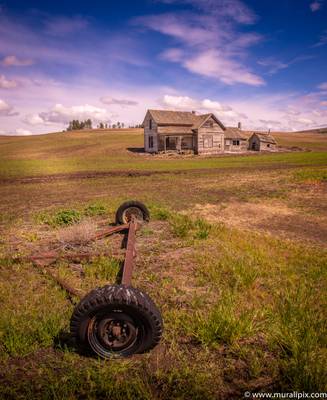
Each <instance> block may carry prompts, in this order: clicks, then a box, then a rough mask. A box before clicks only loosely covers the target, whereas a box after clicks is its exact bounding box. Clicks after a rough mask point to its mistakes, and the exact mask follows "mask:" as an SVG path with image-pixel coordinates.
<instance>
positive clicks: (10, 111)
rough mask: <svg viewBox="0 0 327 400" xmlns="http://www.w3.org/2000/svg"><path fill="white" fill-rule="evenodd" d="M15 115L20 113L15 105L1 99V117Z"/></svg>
mask: <svg viewBox="0 0 327 400" xmlns="http://www.w3.org/2000/svg"><path fill="white" fill-rule="evenodd" d="M15 115H18V112H16V111H14V108H13V106H11V105H10V104H8V103H7V102H5V101H4V100H1V99H0V117H1V116H5V117H13V116H15Z"/></svg>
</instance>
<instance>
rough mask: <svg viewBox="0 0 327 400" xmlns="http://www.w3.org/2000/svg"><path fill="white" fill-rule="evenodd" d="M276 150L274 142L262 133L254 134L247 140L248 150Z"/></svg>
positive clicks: (270, 137)
mask: <svg viewBox="0 0 327 400" xmlns="http://www.w3.org/2000/svg"><path fill="white" fill-rule="evenodd" d="M276 148H277V142H276V140H275V139H274V138H273V137H272V136H271V135H270V134H269V133H264V132H254V133H253V134H252V136H251V137H250V139H249V150H254V151H274V150H276Z"/></svg>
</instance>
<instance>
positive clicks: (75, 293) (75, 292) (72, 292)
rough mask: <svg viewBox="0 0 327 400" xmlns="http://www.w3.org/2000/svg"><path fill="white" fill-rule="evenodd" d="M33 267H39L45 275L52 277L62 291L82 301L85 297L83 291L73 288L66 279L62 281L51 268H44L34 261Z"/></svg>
mask: <svg viewBox="0 0 327 400" xmlns="http://www.w3.org/2000/svg"><path fill="white" fill-rule="evenodd" d="M33 265H34V266H35V267H37V268H38V270H39V271H41V272H42V273H43V274H45V275H47V276H50V277H51V278H52V279H53V280H54V281H55V282H56V283H57V284H58V285H59V286H61V288H62V289H64V290H66V292H67V293H69V294H70V295H72V296H76V297H78V298H80V299H81V298H83V297H84V296H85V293H84V292H83V291H82V290H79V289H75V288H73V287H72V286H70V285H69V284H68V283H67V282H66V281H65V280H64V279H61V278H60V276H59V275H58V274H56V273H54V272H53V271H51V270H50V269H49V268H46V267H44V265H42V264H41V263H40V262H38V261H34V262H33Z"/></svg>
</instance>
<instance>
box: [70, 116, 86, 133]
mask: <svg viewBox="0 0 327 400" xmlns="http://www.w3.org/2000/svg"><path fill="white" fill-rule="evenodd" d="M78 129H92V121H91V120H90V119H86V120H85V121H79V120H78V119H73V120H72V121H69V124H68V128H67V130H68V131H74V130H78Z"/></svg>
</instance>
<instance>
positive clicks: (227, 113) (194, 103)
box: [161, 94, 247, 124]
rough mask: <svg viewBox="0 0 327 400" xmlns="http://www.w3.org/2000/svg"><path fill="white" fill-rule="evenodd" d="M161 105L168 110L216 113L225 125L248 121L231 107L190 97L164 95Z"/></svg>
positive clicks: (242, 114)
mask: <svg viewBox="0 0 327 400" xmlns="http://www.w3.org/2000/svg"><path fill="white" fill-rule="evenodd" d="M161 103H162V104H163V106H165V107H166V108H170V109H175V110H184V111H191V110H194V111H198V112H199V113H214V114H216V115H217V117H218V118H219V119H221V120H222V122H223V123H224V124H237V122H238V121H240V119H247V116H246V115H245V114H244V113H239V112H237V111H235V110H233V108H232V107H230V106H229V105H225V104H221V103H220V102H218V101H214V100H210V99H204V100H197V99H193V98H191V97H188V96H173V95H167V94H166V95H164V96H163V98H162V100H161Z"/></svg>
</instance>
